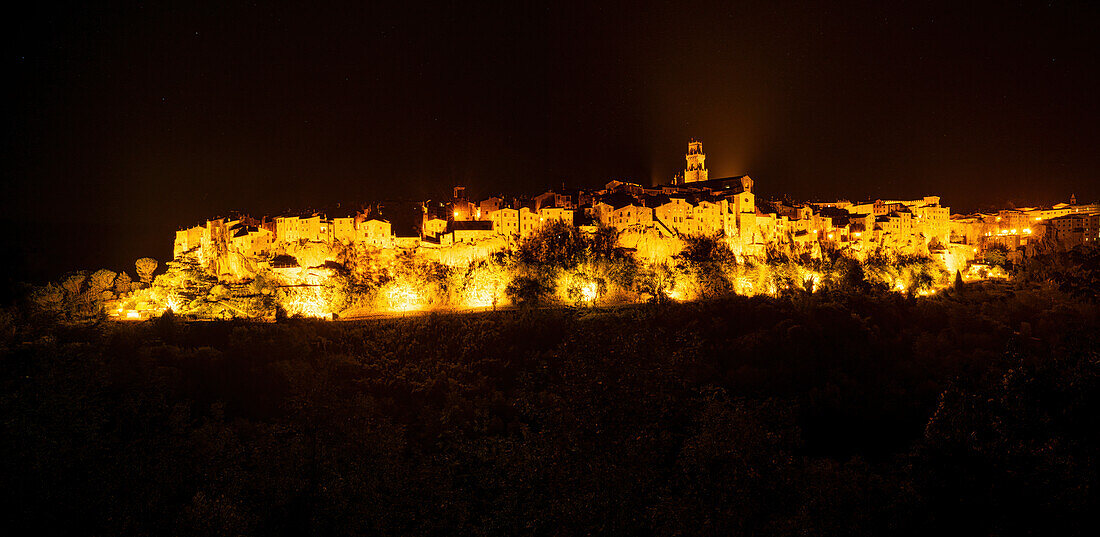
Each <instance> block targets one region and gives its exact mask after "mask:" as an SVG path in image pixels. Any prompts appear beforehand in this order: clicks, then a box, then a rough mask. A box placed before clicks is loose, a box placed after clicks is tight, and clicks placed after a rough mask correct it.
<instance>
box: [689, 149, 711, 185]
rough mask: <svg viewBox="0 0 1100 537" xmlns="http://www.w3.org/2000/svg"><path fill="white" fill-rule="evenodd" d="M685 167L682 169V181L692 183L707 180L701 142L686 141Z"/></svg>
mask: <svg viewBox="0 0 1100 537" xmlns="http://www.w3.org/2000/svg"><path fill="white" fill-rule="evenodd" d="M684 156H685V157H686V158H687V168H686V169H685V170H684V182H685V183H694V182H696V181H706V180H707V167H706V164H705V161H706V160H707V156H706V154H704V153H703V142H696V141H695V140H692V141H690V142H688V152H687V155H684Z"/></svg>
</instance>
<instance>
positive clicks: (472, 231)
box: [174, 141, 1100, 279]
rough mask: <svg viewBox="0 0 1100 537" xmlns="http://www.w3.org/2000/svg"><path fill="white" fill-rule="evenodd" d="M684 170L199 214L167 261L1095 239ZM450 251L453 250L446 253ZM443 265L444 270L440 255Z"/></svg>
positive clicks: (944, 250)
mask: <svg viewBox="0 0 1100 537" xmlns="http://www.w3.org/2000/svg"><path fill="white" fill-rule="evenodd" d="M685 159H686V164H685V168H684V170H683V172H682V173H681V174H678V175H677V176H675V177H673V178H672V181H671V182H670V183H669V184H666V185H660V186H654V187H647V186H642V185H640V184H636V183H630V182H624V181H618V180H615V181H611V182H608V183H607V184H606V185H604V186H603V187H602V188H598V189H591V190H585V189H564V188H563V189H558V190H550V191H547V192H544V193H542V194H539V195H536V196H533V197H522V198H521V197H514V198H509V199H504V198H501V197H489V198H487V199H482V200H471V199H468V198H467V196H466V194H465V189H464V188H463V187H461V186H458V187H455V188H454V191H453V197H452V198H451V199H448V200H442V201H440V200H429V201H423V202H417V203H376V204H373V205H368V206H366V207H364V208H362V209H359V210H354V211H348V212H344V213H341V214H325V213H321V212H308V213H305V214H284V215H280V216H276V217H274V218H268V217H264V218H260V219H257V218H253V217H249V216H244V215H241V216H236V217H233V218H218V219H212V220H208V221H206V222H205V223H203V224H201V225H197V226H194V227H190V228H187V229H182V230H179V231H178V232H177V233H176V237H175V244H174V257H175V258H180V257H181V256H185V255H194V256H196V257H197V259H198V261H199V263H200V264H202V265H203V266H204V267H206V268H207V269H208V270H210V271H211V272H212V273H214V274H216V275H218V276H219V277H221V278H226V279H234V278H238V279H239V278H248V277H250V276H251V275H252V274H253V273H255V271H256V270H258V269H261V268H273V269H287V268H310V267H319V266H321V265H323V264H324V263H325V262H327V261H336V260H337V259H338V257H339V255H338V250H339V249H341V248H372V249H379V250H398V251H417V252H421V253H424V254H426V255H435V256H436V257H438V258H439V259H440V260H441V261H443V262H444V263H445V264H456V263H464V262H469V261H470V260H472V259H476V258H478V257H484V256H485V255H487V254H489V253H491V251H493V250H495V249H499V248H502V247H506V246H507V245H508V244H514V243H515V242H516V241H519V240H522V239H524V238H526V237H529V236H531V235H532V234H534V233H535V232H536V231H537V230H539V229H540V228H541V227H542V226H545V225H546V224H548V223H550V222H562V223H564V224H566V225H569V226H576V227H577V228H578V229H580V230H581V231H585V232H594V231H595V230H596V229H597V228H598V227H601V226H602V227H606V228H611V229H614V230H615V231H616V232H617V236H618V244H619V246H621V247H623V248H627V249H630V250H631V251H632V252H634V253H635V254H636V255H638V256H640V257H641V258H644V259H648V260H651V261H660V260H663V259H667V258H668V257H670V256H671V255H675V253H676V252H677V251H679V249H680V247H681V245H680V244H679V239H682V238H684V237H692V236H710V237H720V239H721V241H723V242H724V243H725V244H726V245H728V246H729V248H730V250H731V251H732V252H733V253H734V254H735V255H736V256H738V258H739V259H748V260H752V259H757V260H763V259H765V258H766V256H767V255H768V252H769V251H779V252H784V253H787V254H790V255H795V256H809V257H810V258H819V257H820V256H821V255H822V252H823V251H833V252H838V253H841V254H843V255H845V256H848V257H851V258H853V259H859V260H864V259H866V258H867V257H868V256H897V255H921V256H932V257H935V258H937V259H939V260H940V261H942V262H943V263H944V265H945V266H946V268H947V269H948V270H949V271H951V272H954V271H956V270H960V269H965V268H966V267H967V266H968V265H970V264H972V263H973V262H974V261H975V260H978V261H981V260H983V258H984V253H985V252H986V251H987V250H988V249H990V248H997V249H999V250H1001V251H1003V252H1004V253H1006V254H1007V256H1009V258H1010V259H1016V260H1018V259H1021V258H1022V257H1024V256H1026V255H1028V254H1029V252H1033V251H1034V248H1035V247H1036V245H1038V244H1040V243H1042V242H1043V239H1044V238H1045V239H1047V240H1046V243H1047V244H1057V245H1060V246H1062V247H1066V248H1071V247H1073V246H1074V245H1077V244H1081V243H1084V242H1088V241H1095V240H1097V232H1098V228H1100V225H1098V219H1100V205H1098V204H1096V203H1093V204H1088V205H1077V204H1076V202H1075V200H1072V199H1071V201H1070V202H1069V203H1059V204H1057V205H1054V206H1053V207H1043V208H1040V207H1028V208H1016V209H1004V210H1001V211H999V212H997V213H989V214H970V215H959V214H955V215H953V214H951V209H950V207H948V206H946V205H943V204H942V203H941V200H940V197H939V196H934V195H930V196H924V197H922V198H920V199H913V200H882V199H878V200H871V201H865V202H849V201H828V202H809V203H804V204H795V203H790V202H785V201H765V200H761V199H758V198H757V197H756V196H755V194H754V191H753V179H752V178H751V177H749V176H748V175H742V176H735V177H724V178H710V177H709V175H708V172H707V168H706V154H705V153H704V152H703V144H702V143H701V142H698V141H692V142H690V143H689V144H688V148H687V153H686V154H685ZM455 251H462V252H463V254H462V255H458V256H455V255H448V253H452V254H453V253H454V252H455ZM448 259H451V260H455V259H457V261H452V262H451V263H447V260H448Z"/></svg>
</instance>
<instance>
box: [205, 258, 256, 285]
mask: <svg viewBox="0 0 1100 537" xmlns="http://www.w3.org/2000/svg"><path fill="white" fill-rule="evenodd" d="M214 264H215V267H214V268H215V272H216V273H217V275H218V279H219V280H221V281H225V282H242V281H246V280H251V279H253V278H255V277H256V265H255V264H254V263H253V262H252V260H250V259H249V258H248V257H245V256H244V255H242V254H240V253H237V252H229V253H225V254H222V255H220V256H218V257H217V258H216V259H215V260H214Z"/></svg>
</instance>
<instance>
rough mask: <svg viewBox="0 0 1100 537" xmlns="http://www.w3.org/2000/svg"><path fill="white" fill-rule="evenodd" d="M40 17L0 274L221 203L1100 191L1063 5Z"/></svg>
mask: <svg viewBox="0 0 1100 537" xmlns="http://www.w3.org/2000/svg"><path fill="white" fill-rule="evenodd" d="M201 4H202V2H194V1H191V2H182V3H179V4H176V5H173V4H171V3H156V4H150V3H110V4H100V3H97V2H81V3H77V4H73V5H66V4H55V3H49V2H41V3H38V4H37V7H30V8H24V11H22V12H9V13H8V14H6V16H5V19H6V25H7V26H8V28H6V31H5V36H6V38H5V40H6V43H7V45H6V46H5V49H4V57H3V61H4V64H5V67H6V69H5V71H6V72H7V73H8V74H9V82H8V83H6V84H5V87H4V91H5V92H6V93H8V95H7V98H6V99H5V100H4V103H5V106H6V107H7V110H6V111H5V119H6V124H7V128H6V129H5V154H4V161H3V169H2V173H3V174H4V177H3V181H2V183H0V184H2V186H0V196H2V197H3V207H2V210H3V214H2V215H0V218H3V220H4V223H5V227H6V228H7V229H9V230H13V233H9V234H7V236H6V237H5V239H4V240H5V241H11V244H6V245H5V248H7V252H8V254H10V255H13V258H14V259H15V262H14V263H11V264H10V266H9V267H7V269H6V270H8V271H9V272H13V273H16V274H19V275H21V276H28V277H34V278H41V277H54V276H56V275H58V274H60V273H61V272H63V271H65V270H69V269H73V268H78V267H84V268H97V267H99V266H107V267H111V268H116V269H117V268H121V267H122V266H124V265H126V264H128V263H129V261H130V260H132V259H134V258H137V257H140V256H144V255H152V256H154V257H158V258H161V259H162V260H163V259H165V258H166V257H168V256H169V255H170V248H171V241H172V232H173V230H175V229H176V228H179V227H182V226H185V225H192V224H194V223H197V222H198V221H199V220H200V219H202V218H204V217H208V216H215V215H218V214H224V213H226V212H228V211H229V210H243V211H249V212H252V213H254V214H263V213H273V212H277V211H279V210H281V209H284V208H287V207H307V206H325V205H333V204H335V203H337V202H344V203H353V204H354V203H360V202H363V201H366V200H372V199H382V198H421V197H425V196H429V195H433V194H437V193H440V192H446V191H448V189H449V187H450V185H452V184H455V183H461V184H465V185H467V186H468V187H469V189H470V191H471V192H472V193H473V194H475V195H479V194H488V193H495V192H505V193H516V194H519V193H535V192H538V191H541V190H543V189H545V188H546V187H549V186H553V185H560V184H561V183H562V182H565V183H568V184H569V185H571V186H595V185H599V184H602V183H604V182H606V181H607V180H609V179H612V178H617V179H627V180H633V181H637V182H641V183H659V182H666V181H668V179H669V178H670V177H671V176H672V175H673V174H674V173H676V172H677V171H678V170H679V169H681V168H682V167H683V153H684V151H685V149H686V143H687V141H688V139H689V138H692V137H694V138H697V139H699V140H702V141H703V142H704V147H705V149H706V152H707V157H708V158H707V164H708V167H709V168H710V173H711V176H712V177H720V176H728V175H734V174H741V173H748V174H751V175H752V176H753V177H754V178H755V179H756V184H757V189H758V191H759V192H760V193H761V195H763V196H782V195H785V194H787V195H790V196H791V197H792V198H794V199H807V198H849V199H866V198H874V197H914V196H919V195H923V194H929V193H935V194H940V195H942V196H943V200H944V202H945V203H946V204H949V205H951V206H952V207H954V208H956V209H962V210H973V209H975V208H978V207H982V206H1003V205H1005V204H1007V203H1010V202H1011V203H1016V204H1028V203H1045V204H1049V203H1054V202H1057V201H1062V200H1065V199H1066V198H1068V197H1069V195H1070V193H1076V194H1077V197H1078V199H1090V200H1091V199H1095V198H1097V197H1100V188H1098V182H1097V181H1096V172H1097V170H1098V168H1100V151H1098V150H1097V147H1098V146H1097V144H1098V142H1100V127H1098V119H1100V114H1098V104H1097V95H1098V93H1100V92H1098V90H1100V87H1098V85H1100V84H1098V78H1100V74H1098V69H1097V62H1096V60H1095V58H1096V54H1097V52H1098V51H1100V47H1098V44H1100V43H1098V41H1100V39H1098V37H1097V31H1096V29H1097V27H1098V25H1097V23H1098V17H1097V15H1098V13H1097V8H1095V7H1092V6H1090V5H1089V4H1088V3H1086V2H1082V3H1065V2H1050V3H1034V4H1033V3H1024V4H1021V3H1011V2H997V3H991V4H988V5H985V4H983V3H980V2H949V3H944V4H942V5H928V4H926V5H913V4H914V3H904V4H902V3H894V2H888V3H881V2H869V3H866V4H844V5H842V4H840V3H835V2H822V3H821V6H819V7H812V6H807V5H803V4H784V3H780V2H761V3H759V4H747V3H745V4H742V3H735V2H714V3H709V2H702V1H695V2H656V3H650V4H645V3H643V2H623V3H619V4H613V3H608V4H603V5H594V4H593V3H580V4H578V5H568V4H567V3H564V2H550V3H539V2H526V1H525V2H502V3H500V5H496V6H493V7H480V6H473V5H467V4H468V3H465V2H452V3H445V4H440V5H427V6H420V5H416V4H414V3H412V2H393V3H385V4H386V5H376V4H383V3H380V2H369V1H359V2H351V3H349V4H348V5H317V6H315V5H312V4H311V3H310V2H293V3H291V4H289V5H287V6H271V5H265V4H266V3H256V4H253V3H237V2H232V1H220V2H212V3H210V4H209V5H201Z"/></svg>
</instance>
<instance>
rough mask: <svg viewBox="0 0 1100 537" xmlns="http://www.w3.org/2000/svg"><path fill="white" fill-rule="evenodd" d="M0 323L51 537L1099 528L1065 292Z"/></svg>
mask: <svg viewBox="0 0 1100 537" xmlns="http://www.w3.org/2000/svg"><path fill="white" fill-rule="evenodd" d="M5 323H6V324H5ZM0 325H2V326H0V327H2V328H3V338H4V339H3V347H0V350H2V354H0V356H2V367H0V402H2V403H0V427H2V430H0V465H2V471H0V475H2V478H3V483H2V487H0V494H2V495H3V496H4V497H3V499H2V500H0V506H2V509H3V510H4V511H5V512H4V513H3V519H4V520H5V522H6V524H5V525H6V527H9V528H19V529H21V530H23V531H31V532H34V533H36V534H53V533H70V532H71V533H79V534H89V535H91V534H127V535H187V534H217V535H235V534H251V535H281V534H286V535H298V534H326V535H327V534H332V535H344V534H439V535H451V534H497V535H517V534H556V535H581V534H596V533H619V534H630V535H647V534H651V535H676V534H683V535H699V534H708V535H714V534H718V535H737V534H795V533H798V534H808V535H812V534H822V535H845V534H851V535H883V534H911V535H928V534H930V533H932V532H937V533H939V532H942V531H950V532H951V533H962V534H970V535H992V534H999V535H1008V534H1045V535H1089V534H1092V532H1093V531H1094V530H1095V529H1096V528H1095V526H1096V522H1095V520H1094V518H1093V517H1094V515H1093V514H1092V513H1091V512H1090V508H1091V507H1094V506H1095V505H1096V503H1097V501H1096V500H1097V491H1096V490H1095V484H1096V483H1097V463H1098V462H1100V461H1098V458H1097V449H1098V448H1097V446H1098V445H1100V444H1098V442H1097V432H1098V427H1097V416H1098V415H1100V414H1098V411H1100V405H1098V402H1100V390H1098V388H1100V359H1098V352H1097V348H1098V347H1097V338H1098V335H1100V323H1098V320H1097V310H1096V307H1095V306H1093V305H1090V303H1089V302H1086V301H1079V300H1077V299H1072V298H1070V297H1068V296H1064V295H1061V294H1058V293H1054V292H1053V291H1050V290H1049V289H1047V290H1042V291H1040V290H1039V289H1038V288H1034V289H1019V288H1017V289H1009V288H1006V287H984V288H980V287H972V288H968V289H966V291H965V292H964V293H963V294H962V295H961V296H960V295H958V294H955V293H954V292H953V291H952V292H949V293H947V294H946V295H945V296H938V297H934V298H931V299H911V298H906V297H902V296H898V295H894V294H884V295H880V296H822V295H820V294H818V295H813V296H802V297H797V298H794V299H785V300H774V299H763V298H754V299H744V298H731V299H728V300H721V301H714V302H707V303H697V304H671V305H667V306H653V307H641V308H634V309H625V310H621V311H611V312H588V313H586V312H583V311H579V312H578V311H546V310H540V311H529V312H500V313H496V314H493V313H486V314H474V315H466V316H446V317H441V316H428V317H423V318H414V319H388V320H376V321H363V322H354V323H327V322H313V321H290V322H287V323H279V324H248V323H231V322H227V323H195V324H185V323H180V322H178V321H174V320H171V319H162V320H155V321H150V322H145V323H134V324H113V323H102V324H99V325H95V326H87V327H82V328H73V327H70V328H63V327H59V326H53V325H42V324H34V323H29V324H27V325H26V326H24V325H21V324H20V321H18V320H16V319H15V318H13V317H12V316H10V315H9V316H8V317H7V318H6V320H5V321H4V323H0Z"/></svg>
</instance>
